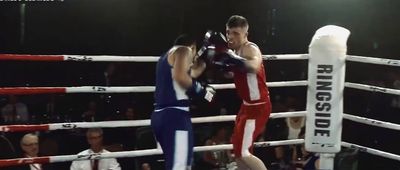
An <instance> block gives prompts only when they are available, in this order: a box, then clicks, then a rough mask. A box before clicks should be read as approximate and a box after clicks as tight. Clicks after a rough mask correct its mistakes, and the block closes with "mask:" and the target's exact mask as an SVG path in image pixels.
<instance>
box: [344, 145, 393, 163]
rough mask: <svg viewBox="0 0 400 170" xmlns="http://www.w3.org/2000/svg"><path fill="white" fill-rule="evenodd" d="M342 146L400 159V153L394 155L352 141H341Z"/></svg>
mask: <svg viewBox="0 0 400 170" xmlns="http://www.w3.org/2000/svg"><path fill="white" fill-rule="evenodd" d="M342 146H343V147H346V148H356V149H359V150H360V151H362V152H366V153H369V154H373V155H378V156H382V157H385V158H389V159H394V160H397V161H400V155H396V154H393V153H389V152H385V151H380V150H377V149H373V148H368V147H365V146H361V145H356V144H352V143H348V142H342Z"/></svg>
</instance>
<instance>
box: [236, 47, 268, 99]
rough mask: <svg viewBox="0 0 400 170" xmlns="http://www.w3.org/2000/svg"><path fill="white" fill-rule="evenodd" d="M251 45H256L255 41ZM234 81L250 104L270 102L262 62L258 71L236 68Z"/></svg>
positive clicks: (242, 96)
mask: <svg viewBox="0 0 400 170" xmlns="http://www.w3.org/2000/svg"><path fill="white" fill-rule="evenodd" d="M250 43H251V42H250ZM251 45H254V46H256V45H255V44H254V43H251ZM256 47H257V46H256ZM257 48H258V47H257ZM240 53H241V52H239V54H240ZM234 82H235V86H236V90H237V92H238V93H239V96H240V98H242V100H243V101H244V102H246V103H249V104H253V103H261V102H269V91H268V87H267V85H266V76H265V69H264V64H263V63H262V62H261V66H260V68H259V69H258V71H257V72H256V73H248V72H244V71H240V70H234Z"/></svg>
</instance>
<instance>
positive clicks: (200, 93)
mask: <svg viewBox="0 0 400 170" xmlns="http://www.w3.org/2000/svg"><path fill="white" fill-rule="evenodd" d="M215 93H216V91H215V89H214V88H213V87H211V86H209V85H202V84H201V83H200V82H198V81H196V80H192V86H191V87H190V88H189V89H188V90H187V91H186V94H187V95H188V96H190V97H200V98H202V99H205V100H207V101H208V102H211V101H212V100H213V98H214V96H215Z"/></svg>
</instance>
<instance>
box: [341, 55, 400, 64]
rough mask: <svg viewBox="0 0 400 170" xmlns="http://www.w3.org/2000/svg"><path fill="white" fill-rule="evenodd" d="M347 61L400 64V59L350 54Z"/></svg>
mask: <svg viewBox="0 0 400 170" xmlns="http://www.w3.org/2000/svg"><path fill="white" fill-rule="evenodd" d="M346 60H347V61H353V62H359V63H368V64H379V65H388V66H400V60H393V59H386V58H375V57H364V56H355V55H348V56H347V57H346Z"/></svg>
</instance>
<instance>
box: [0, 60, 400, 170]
mask: <svg viewBox="0 0 400 170" xmlns="http://www.w3.org/2000/svg"><path fill="white" fill-rule="evenodd" d="M13 64H14V65H13V66H14V67H15V68H18V67H19V65H18V64H21V63H13ZM48 64H53V63H45V65H48ZM147 64H148V65H151V63H147ZM28 65H29V64H28ZM33 65H35V63H33ZM68 65H71V64H68ZM127 66H128V65H127V64H125V63H124V64H120V63H111V64H107V65H104V67H102V69H99V68H95V69H93V70H91V69H87V67H90V66H87V65H80V64H77V67H75V68H79V67H84V68H86V69H83V70H81V72H76V73H75V75H74V74H72V75H69V78H68V79H66V80H65V81H64V82H63V81H62V80H61V79H60V80H59V82H57V83H59V86H66V85H69V84H71V83H73V82H74V81H72V82H71V81H70V80H69V79H73V80H77V84H75V85H100V86H122V85H126V86H132V85H145V83H149V84H148V85H151V84H152V83H151V81H152V77H150V76H148V75H152V69H153V67H150V68H147V69H146V70H143V71H147V72H148V73H149V74H147V77H146V78H145V76H143V75H140V72H137V70H139V69H143V67H140V68H132V67H127ZM32 67H33V66H32ZM305 67H306V66H305V63H304V62H301V61H300V62H298V63H291V62H289V63H286V62H281V63H279V62H266V68H267V72H268V73H267V76H268V78H267V79H268V81H286V80H304V79H306V73H305V70H306V68H305ZM357 67H363V66H357ZM61 68H62V67H61ZM28 69H29V67H28ZM69 69H73V68H69ZM377 69H379V68H377ZM349 70H351V69H349ZM3 71H6V70H3ZM56 71H58V72H63V70H56ZM86 71H87V72H86ZM389 71H390V72H388V73H387V74H385V76H383V77H379V75H378V73H376V76H375V77H370V76H369V77H367V78H364V77H363V76H358V75H357V73H350V74H348V75H349V76H348V77H347V79H349V77H350V78H351V77H356V78H355V79H350V80H351V82H360V83H364V84H371V85H378V86H382V87H390V88H400V85H399V84H400V83H399V82H400V77H399V76H398V75H399V74H397V71H395V70H389ZM17 75H19V76H21V75H24V76H30V77H29V78H28V79H27V80H25V81H31V82H29V84H40V83H41V82H40V81H41V80H42V79H43V76H46V75H38V74H35V73H34V72H32V73H30V72H24V73H18V74H17ZM93 75H97V76H93ZM136 75H138V76H136ZM24 76H23V77H24ZM137 77H138V79H137V80H136V78H137ZM14 79H15V80H16V81H17V83H18V81H20V82H19V83H20V84H13V82H11V81H10V84H9V85H8V86H18V85H20V86H23V85H24V84H23V83H25V84H26V83H27V82H21V79H23V78H21V79H17V78H14ZM202 79H203V81H207V82H208V83H229V81H230V80H226V79H223V78H222V76H220V75H218V74H215V72H213V70H208V72H206V73H205V74H204V75H203V76H202ZM42 83H43V84H41V86H49V84H48V83H49V82H48V81H44V82H42ZM51 83H54V82H51ZM51 83H50V85H51ZM2 84H3V85H4V86H7V82H2ZM38 86H39V85H38ZM270 93H271V94H270V95H271V101H272V105H273V112H286V111H302V110H305V104H306V103H305V99H306V88H305V87H293V88H290V89H289V88H285V87H280V88H270ZM365 96H367V97H365ZM347 97H351V98H352V99H347ZM354 99H357V100H356V101H354ZM240 102H241V101H240V100H239V98H238V97H237V96H236V94H235V93H233V92H232V90H219V91H218V94H217V99H216V101H215V102H213V103H211V104H208V103H201V102H197V101H194V104H193V105H192V107H191V109H192V113H191V114H192V116H193V117H199V116H215V115H234V114H236V112H237V111H238V109H239V106H240ZM344 102H345V103H344V104H345V111H346V112H349V113H354V114H357V115H360V116H365V117H371V118H376V119H379V120H383V121H391V122H393V123H400V120H399V119H393V117H398V116H396V112H397V111H398V109H399V108H400V104H399V103H400V97H398V96H393V95H384V94H380V93H371V92H360V91H355V90H345V101H344ZM0 107H1V119H0V120H1V124H2V125H6V124H40V123H59V122H96V121H111V120H141V119H149V118H150V114H151V112H152V109H153V96H152V93H139V94H111V93H104V94H46V95H33V96H32V95H20V96H17V95H8V96H1V98H0ZM396 121H397V122H396ZM304 122H305V119H304V118H301V117H294V118H280V119H270V120H269V122H268V124H267V125H266V128H265V132H264V133H263V135H262V136H260V137H259V139H258V140H257V141H274V140H286V139H298V138H303V137H304V135H303V133H304V131H302V129H304V126H305V125H304ZM343 125H344V128H343V129H344V132H343V140H345V141H350V142H353V143H358V144H361V145H367V146H370V147H374V148H381V149H383V150H385V149H386V150H387V151H389V152H394V153H396V152H397V153H398V154H399V153H400V152H399V148H396V147H392V148H388V147H387V145H386V143H391V142H392V141H389V140H387V139H390V138H391V137H394V136H396V135H397V136H398V134H394V133H393V134H391V132H390V130H385V129H377V128H374V127H372V128H371V127H366V126H363V125H360V124H356V123H351V122H347V121H345V122H344V124H343ZM193 126H194V132H195V145H196V146H203V145H218V144H228V143H230V136H231V134H232V128H233V122H228V123H202V124H194V125H193ZM353 128H356V129H362V128H368V130H355V129H353ZM103 131H104V133H103V132H102V133H101V136H102V144H103V143H104V149H106V150H107V151H111V152H115V151H126V150H140V149H152V148H156V142H155V140H154V137H153V134H152V132H151V128H150V127H129V128H128V127H127V128H105V129H103ZM386 131H389V132H386ZM360 133H361V134H367V133H368V134H369V135H370V136H369V137H368V136H367V137H366V136H363V137H361V136H360V135H361V134H360ZM388 134H389V136H388ZM26 135H27V134H26V133H3V135H2V138H4V139H7V140H8V141H9V143H10V145H11V146H12V148H13V150H14V151H15V152H13V153H14V154H11V152H10V154H8V155H4V156H2V158H3V159H4V158H16V157H25V156H24V152H26V151H25V150H26V149H24V145H23V141H24V138H26ZM32 136H33V138H35V136H36V137H37V138H38V139H37V142H36V143H35V142H34V143H33V144H32V146H33V147H34V146H36V144H37V152H38V153H37V155H36V156H53V155H71V154H77V153H79V152H81V151H82V150H85V149H87V148H88V147H90V145H89V143H88V142H87V141H89V139H88V136H87V132H86V129H72V130H57V131H44V132H35V133H34V134H33V135H31V137H32ZM28 137H29V135H28ZM393 142H394V141H393ZM393 142H392V143H393ZM2 146H6V145H2ZM254 152H255V154H256V155H257V156H259V157H260V158H261V159H262V160H263V161H264V162H265V164H266V165H267V167H268V168H269V169H272V170H274V169H276V170H298V169H302V168H304V166H305V165H306V163H307V162H308V161H310V160H312V162H313V165H315V166H317V164H318V163H315V162H318V161H317V160H318V155H316V154H314V153H308V152H306V151H305V150H304V148H303V147H302V146H301V145H297V146H296V145H293V146H292V145H288V146H277V147H267V148H255V150H254ZM3 153H5V152H3ZM25 155H26V154H25ZM370 159H377V158H376V157H375V156H370V155H366V154H362V153H361V152H358V151H357V150H354V149H345V148H343V151H342V152H341V153H339V154H337V156H336V161H335V162H336V163H337V164H338V165H336V167H337V168H342V169H352V170H354V169H357V167H359V169H362V168H363V167H365V166H369V162H368V160H370ZM379 159H382V158H379ZM116 161H117V162H118V163H119V165H120V167H121V168H122V169H138V170H149V169H160V168H161V167H163V166H162V163H163V161H162V156H160V155H157V156H145V157H138V158H118V159H116ZM233 162H234V161H233V158H232V153H231V152H230V151H210V152H199V153H195V157H194V167H193V169H199V170H204V169H215V170H217V169H229V168H232V167H234V163H233ZM383 162H384V165H381V167H385V166H388V167H391V166H396V165H398V164H396V162H393V161H390V160H383ZM70 166H71V163H70V162H64V163H55V164H54V165H52V166H50V167H46V166H43V167H45V168H44V169H46V168H47V169H48V168H56V169H60V170H61V169H69V168H70ZM376 166H378V165H376ZM378 167H379V166H378Z"/></svg>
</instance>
